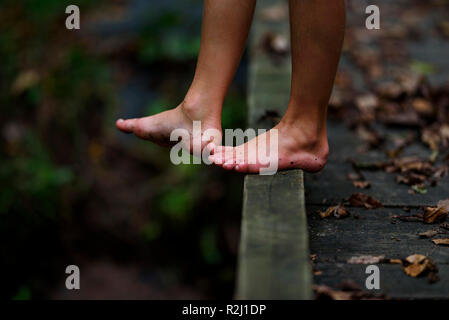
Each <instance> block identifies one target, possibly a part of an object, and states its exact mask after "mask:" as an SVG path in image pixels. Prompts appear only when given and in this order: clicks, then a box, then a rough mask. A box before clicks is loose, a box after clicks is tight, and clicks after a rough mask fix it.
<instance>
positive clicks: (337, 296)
mask: <svg viewBox="0 0 449 320" xmlns="http://www.w3.org/2000/svg"><path fill="white" fill-rule="evenodd" d="M314 291H315V293H316V295H317V299H319V298H320V297H328V298H331V299H332V300H351V299H352V292H346V291H339V290H334V289H332V288H330V287H328V286H325V285H314Z"/></svg>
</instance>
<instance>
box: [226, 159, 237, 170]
mask: <svg viewBox="0 0 449 320" xmlns="http://www.w3.org/2000/svg"><path fill="white" fill-rule="evenodd" d="M234 167H235V163H234V162H233V161H228V162H226V163H225V164H224V165H223V168H224V169H225V170H232V169H234Z"/></svg>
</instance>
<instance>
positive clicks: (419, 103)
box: [412, 98, 434, 115]
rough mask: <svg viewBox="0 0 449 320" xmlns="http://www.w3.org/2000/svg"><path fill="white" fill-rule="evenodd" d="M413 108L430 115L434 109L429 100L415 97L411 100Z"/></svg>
mask: <svg viewBox="0 0 449 320" xmlns="http://www.w3.org/2000/svg"><path fill="white" fill-rule="evenodd" d="M412 106H413V109H414V110H415V111H416V112H418V113H419V114H422V115H432V114H433V113H434V109H433V106H432V104H431V103H430V101H428V100H426V99H422V98H416V99H414V100H413V102H412Z"/></svg>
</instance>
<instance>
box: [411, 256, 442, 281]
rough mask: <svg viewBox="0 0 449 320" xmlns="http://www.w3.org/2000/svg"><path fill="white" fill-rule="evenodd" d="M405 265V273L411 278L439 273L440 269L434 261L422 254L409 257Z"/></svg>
mask: <svg viewBox="0 0 449 320" xmlns="http://www.w3.org/2000/svg"><path fill="white" fill-rule="evenodd" d="M403 264H404V272H405V273H406V274H407V275H408V276H410V277H414V278H416V277H418V276H420V275H424V274H426V273H427V272H437V271H438V269H437V267H436V266H435V264H434V263H433V261H432V260H431V259H430V258H428V257H426V256H424V255H422V254H414V255H411V256H408V257H407V258H405V260H404V261H403Z"/></svg>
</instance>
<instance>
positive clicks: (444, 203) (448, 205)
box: [437, 199, 449, 211]
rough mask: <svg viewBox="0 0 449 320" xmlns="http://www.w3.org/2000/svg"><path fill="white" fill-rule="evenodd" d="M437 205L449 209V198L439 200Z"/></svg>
mask: <svg viewBox="0 0 449 320" xmlns="http://www.w3.org/2000/svg"><path fill="white" fill-rule="evenodd" d="M437 207H438V208H444V209H445V210H447V211H449V199H446V200H440V201H438V203H437Z"/></svg>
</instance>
